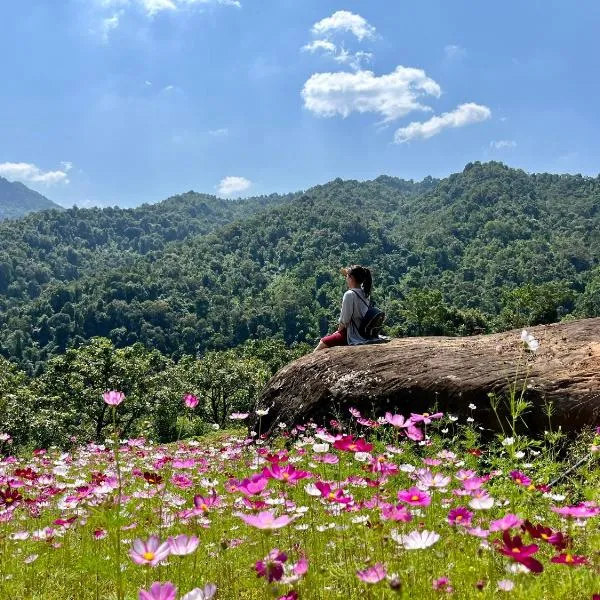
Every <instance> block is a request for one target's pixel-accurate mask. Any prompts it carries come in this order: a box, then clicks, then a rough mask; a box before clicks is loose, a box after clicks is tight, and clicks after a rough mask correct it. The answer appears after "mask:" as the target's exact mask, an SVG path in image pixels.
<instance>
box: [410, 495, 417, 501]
mask: <svg viewBox="0 0 600 600" xmlns="http://www.w3.org/2000/svg"><path fill="white" fill-rule="evenodd" d="M410 499H411V500H412V501H413V502H416V501H417V500H418V499H419V496H411V497H410Z"/></svg>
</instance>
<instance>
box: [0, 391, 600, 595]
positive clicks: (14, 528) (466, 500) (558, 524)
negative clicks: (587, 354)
mask: <svg viewBox="0 0 600 600" xmlns="http://www.w3.org/2000/svg"><path fill="white" fill-rule="evenodd" d="M105 401H106V402H107V403H108V404H110V405H111V406H112V410H113V411H114V413H115V415H116V414H118V410H119V404H120V403H121V402H127V399H126V398H123V395H122V394H118V393H115V392H113V393H110V394H108V393H107V394H106V395H105ZM190 402H191V400H190V398H186V405H187V406H188V407H189V403H190ZM476 416H477V409H476V407H473V419H474V422H473V423H471V422H469V423H463V424H461V423H460V422H458V421H457V420H456V419H455V418H454V417H452V416H451V415H442V414H441V413H435V414H432V415H428V414H425V415H416V414H413V415H410V414H407V415H406V416H401V415H393V414H389V413H388V414H386V416H385V418H381V419H379V420H377V421H374V420H370V419H367V418H365V417H363V416H362V415H360V413H358V412H357V411H356V410H351V414H350V415H349V417H350V418H351V420H350V422H349V423H348V424H347V425H346V426H344V427H342V425H340V424H339V423H337V422H335V421H334V422H332V423H331V426H330V427H329V428H328V429H323V428H319V427H316V426H315V425H312V424H307V425H306V426H305V427H296V428H294V429H292V430H291V431H287V430H286V428H285V426H282V436H281V437H280V438H278V439H276V440H269V441H268V442H267V441H266V440H262V439H261V437H260V435H259V433H258V432H257V433H254V432H253V433H252V434H251V435H249V436H248V435H247V432H246V430H245V429H243V430H242V429H239V430H233V431H232V432H218V433H215V434H214V435H212V436H210V437H209V438H204V439H199V440H187V441H181V442H178V443H175V444H172V445H168V446H158V445H155V444H152V443H149V442H147V441H145V440H143V439H129V440H118V442H117V441H116V440H115V441H113V443H111V442H110V441H107V442H106V444H105V445H97V444H89V445H86V446H83V447H80V448H78V449H75V450H73V451H71V452H61V451H58V450H49V451H43V450H38V451H34V452H33V453H32V454H30V455H28V456H21V457H13V456H10V454H9V453H8V450H9V448H10V446H9V445H8V442H9V441H10V440H9V436H8V435H4V436H2V438H0V439H2V441H0V444H3V445H2V446H0V449H2V450H3V452H4V454H3V458H2V459H1V460H0V598H2V599H3V600H4V599H14V600H25V599H32V600H33V599H42V598H43V599H44V600H59V599H60V600H67V599H77V600H87V599H90V600H92V599H103V600H104V599H113V598H115V599H119V600H122V599H125V598H127V599H138V598H139V599H140V600H175V599H178V600H199V599H206V598H219V599H234V598H236V599H237V598H245V599H264V598H279V599H282V600H293V599H295V598H315V599H317V598H344V599H349V598H435V597H439V596H446V595H454V596H455V597H459V598H492V597H493V598H497V597H504V596H506V597H509V598H515V599H517V598H527V599H531V598H588V599H590V600H591V599H592V598H596V599H597V598H599V596H598V594H600V502H599V499H600V485H599V484H600V475H599V473H598V468H597V466H598V460H597V458H598V454H597V452H598V444H599V442H600V432H595V433H594V432H589V434H588V435H587V436H585V435H584V436H582V438H581V439H580V440H579V441H578V442H577V443H567V442H566V441H565V440H564V439H563V438H561V436H560V435H557V434H551V433H549V434H548V435H547V436H546V438H545V439H544V440H543V441H540V442H533V441H532V440H529V439H527V438H524V437H518V436H516V437H504V436H499V437H492V438H490V439H489V440H488V441H487V442H485V443H484V442H481V441H479V435H478V434H479V433H480V432H479V431H478V428H477V426H476V424H475V423H476ZM232 417H234V418H235V419H238V420H243V419H244V418H245V417H246V415H244V414H236V415H232ZM559 454H560V457H561V460H559ZM580 457H583V458H584V460H579V461H578V462H579V465H578V466H577V468H575V469H573V470H571V472H569V473H567V474H566V476H564V477H562V475H561V474H563V473H564V472H565V471H566V470H567V468H568V465H570V464H572V463H574V462H575V460H576V459H579V458H580ZM553 479H558V482H557V483H556V484H554V485H552V486H550V485H549V484H550V483H551V482H552V481H553Z"/></svg>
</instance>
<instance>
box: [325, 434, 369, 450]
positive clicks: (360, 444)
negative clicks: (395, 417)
mask: <svg viewBox="0 0 600 600" xmlns="http://www.w3.org/2000/svg"><path fill="white" fill-rule="evenodd" d="M333 447H334V448H336V449H337V450H345V451H346V452H371V450H373V444H369V443H368V442H366V441H365V440H364V439H363V438H359V439H356V440H355V439H354V438H353V437H352V436H351V435H344V436H343V437H342V438H341V439H339V440H336V441H335V442H334V443H333Z"/></svg>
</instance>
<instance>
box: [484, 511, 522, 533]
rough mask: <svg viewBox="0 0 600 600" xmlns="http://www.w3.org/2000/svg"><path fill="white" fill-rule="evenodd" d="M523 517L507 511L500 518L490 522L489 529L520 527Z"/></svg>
mask: <svg viewBox="0 0 600 600" xmlns="http://www.w3.org/2000/svg"><path fill="white" fill-rule="evenodd" d="M522 523H523V519H519V517H517V515H513V514H511V513H508V514H506V515H504V516H503V517H502V518H501V519H496V520H495V521H492V522H491V523H490V531H507V530H508V529H513V528H515V527H521V525H522Z"/></svg>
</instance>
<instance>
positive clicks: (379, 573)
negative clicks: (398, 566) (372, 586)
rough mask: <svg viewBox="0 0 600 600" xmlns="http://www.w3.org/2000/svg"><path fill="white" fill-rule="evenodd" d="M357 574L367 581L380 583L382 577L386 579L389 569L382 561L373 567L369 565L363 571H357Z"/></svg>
mask: <svg viewBox="0 0 600 600" xmlns="http://www.w3.org/2000/svg"><path fill="white" fill-rule="evenodd" d="M356 575H357V576H358V578H359V579H360V580H361V581H364V582H365V583H378V582H379V581H381V580H382V579H385V576H386V575H387V571H386V569H385V566H384V565H383V564H382V563H377V564H376V565H373V566H372V567H367V568H366V569H364V570H362V571H357V572H356Z"/></svg>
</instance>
